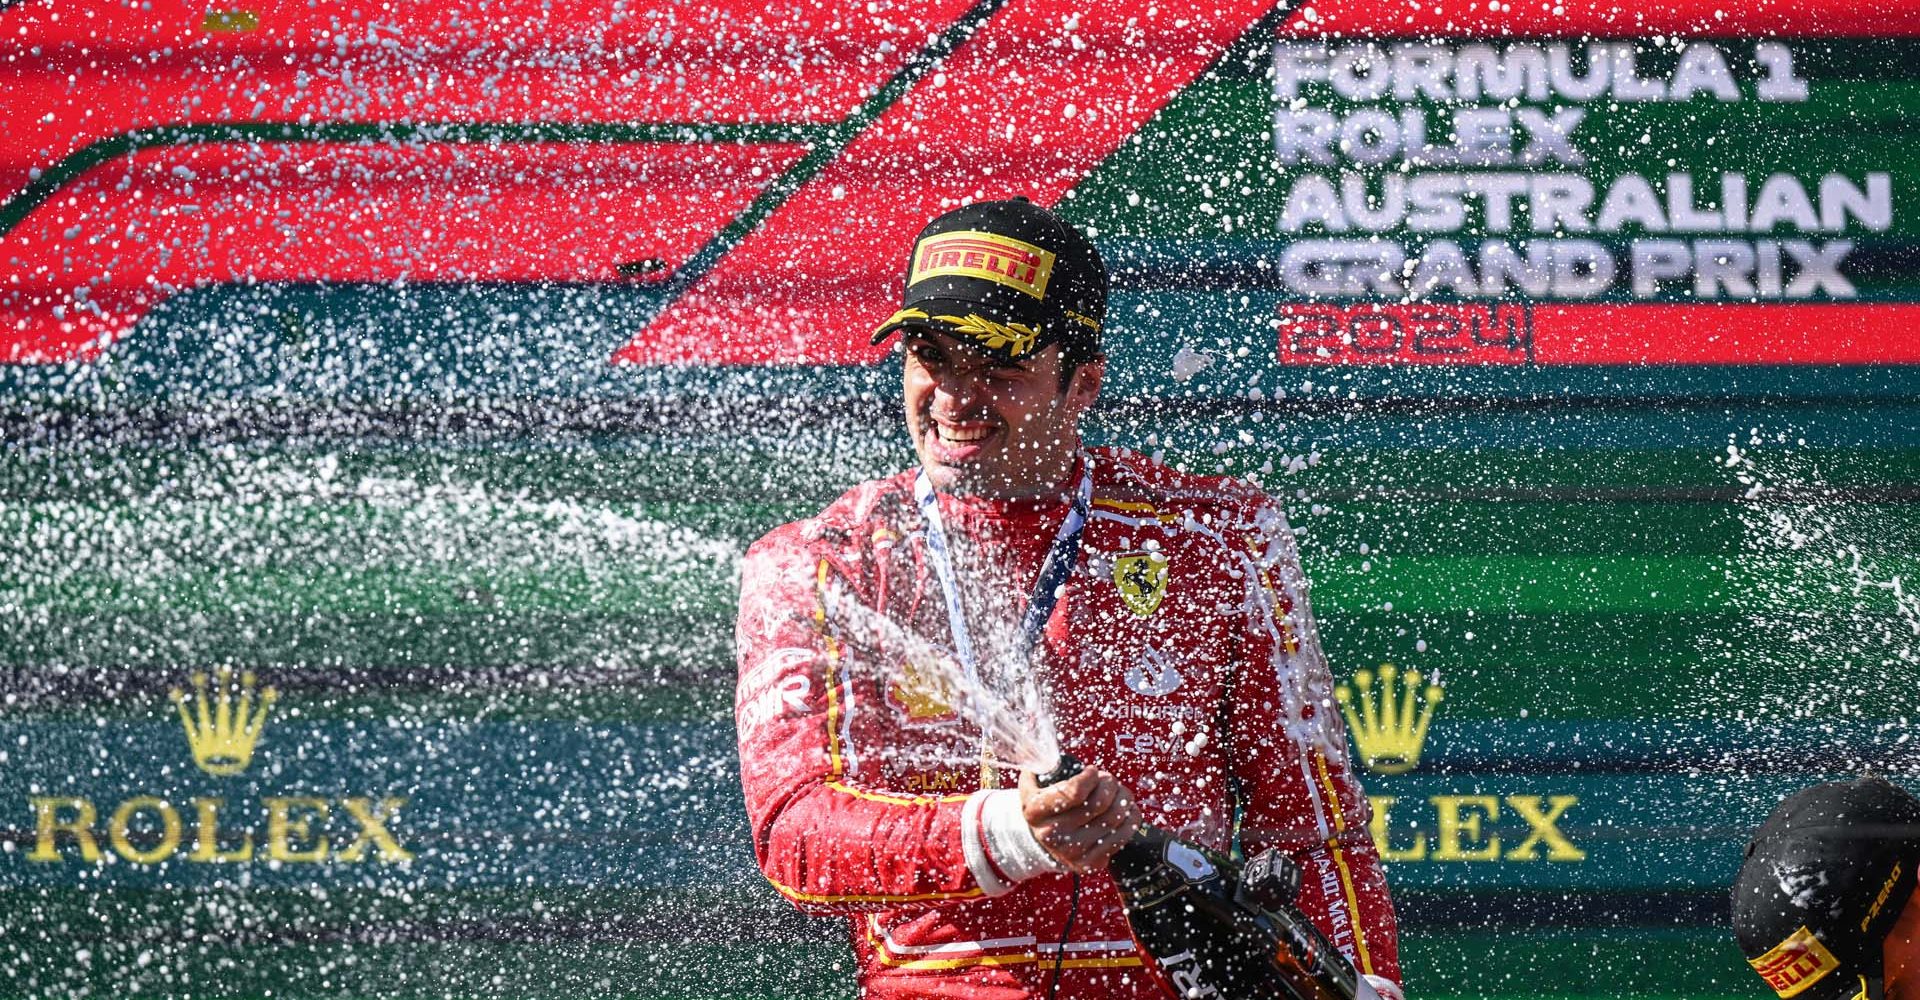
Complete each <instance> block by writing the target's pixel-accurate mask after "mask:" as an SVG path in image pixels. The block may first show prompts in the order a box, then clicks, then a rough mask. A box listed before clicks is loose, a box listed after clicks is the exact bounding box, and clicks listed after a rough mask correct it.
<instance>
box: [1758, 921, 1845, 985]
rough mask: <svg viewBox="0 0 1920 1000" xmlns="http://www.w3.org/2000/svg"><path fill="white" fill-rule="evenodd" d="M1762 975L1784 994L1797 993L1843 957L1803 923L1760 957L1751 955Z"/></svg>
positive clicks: (1824, 973) (1833, 966)
mask: <svg viewBox="0 0 1920 1000" xmlns="http://www.w3.org/2000/svg"><path fill="white" fill-rule="evenodd" d="M1747 964H1749V965H1751V966H1753V970H1754V971H1755V972H1758V973H1760V978H1762V979H1765V980H1766V981H1767V985H1768V986H1771V987H1773V991H1774V992H1775V993H1778V994H1780V995H1781V996H1782V997H1792V996H1797V995H1799V994H1800V993H1802V992H1804V991H1805V990H1806V989H1807V987H1809V986H1812V985H1813V984H1814V983H1816V982H1819V981H1820V979H1821V977H1823V976H1825V975H1826V974H1827V973H1829V972H1832V971H1833V970H1835V969H1837V968H1839V967H1840V960H1839V959H1837V958H1835V957H1833V952H1831V951H1828V950H1827V946H1826V945H1824V944H1821V943H1820V939H1819V938H1817V937H1814V936H1813V932H1812V931H1810V930H1808V929H1807V928H1806V927H1805V926H1804V925H1803V926H1801V928H1800V929H1799V930H1797V931H1794V932H1793V933H1792V934H1789V935H1787V939H1786V940H1785V941H1782V942H1780V943H1779V944H1777V945H1774V946H1773V947H1772V948H1771V949H1769V950H1768V951H1767V953H1766V954H1764V955H1762V956H1760V957H1759V958H1755V959H1749V960H1748V962H1747Z"/></svg>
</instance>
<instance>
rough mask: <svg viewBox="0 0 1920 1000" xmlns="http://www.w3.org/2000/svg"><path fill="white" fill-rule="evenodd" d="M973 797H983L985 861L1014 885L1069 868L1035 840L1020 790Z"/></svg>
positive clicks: (999, 790)
mask: <svg viewBox="0 0 1920 1000" xmlns="http://www.w3.org/2000/svg"><path fill="white" fill-rule="evenodd" d="M973 795H975V797H977V798H979V827H981V850H983V854H985V860H987V864H991V866H993V869H995V871H996V873H998V875H1000V877H1004V879H1006V881H1008V883H1010V885H1012V883H1018V881H1023V879H1031V877H1033V875H1041V873H1046V871H1066V869H1068V868H1066V866H1064V864H1060V860H1058V858H1054V856H1052V854H1050V852H1048V850H1046V846H1043V845H1041V841H1039V839H1037V837H1033V827H1031V825H1027V816H1025V812H1021V806H1020V791H1018V789H991V791H979V793H973Z"/></svg>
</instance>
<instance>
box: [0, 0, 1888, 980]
mask: <svg viewBox="0 0 1920 1000" xmlns="http://www.w3.org/2000/svg"><path fill="white" fill-rule="evenodd" d="M1484 6H1485V8H1486V9H1484V10H1482V9H1480V8H1479V7H1474V8H1467V7H1465V6H1464V5H1463V6H1462V7H1461V9H1458V10H1456V9H1453V8H1452V7H1451V6H1447V7H1442V8H1434V7H1431V6H1424V5H1423V6H1421V7H1413V6H1410V5H1405V4H1385V3H1363V2H1327V3H1319V4H1315V5H1311V6H1309V5H1285V4H1283V5H1279V6H1274V5H1270V4H1242V5H1239V6H1235V5H1233V4H1226V5H1222V4H1217V3H1215V4H1204V5H1200V4H1188V5H1181V4H1167V3H1158V4H1155V5H1151V6H1148V5H1131V4H1119V3H1104V2H1098V3H1053V2H1048V0H1033V2H1016V0H1007V2H1004V3H1003V2H995V0H984V2H979V3H971V4H969V3H964V2H960V3H944V4H931V5H929V4H920V5H913V6H906V7H902V6H893V5H888V4H877V5H860V6H857V7H846V6H844V5H839V6H835V5H815V4H812V3H805V2H801V3H793V4H788V5H784V6H780V5H776V6H772V7H768V6H765V5H757V4H720V5H718V6H715V5H711V4H701V5H685V6H679V7H675V6H670V5H639V6H635V5H630V4H604V5H597V6H596V5H591V4H564V3H563V4H547V5H540V4H508V5H506V6H504V7H502V6H500V5H498V4H493V5H485V6H475V5H463V4H458V3H456V4H453V5H451V6H448V5H441V6H437V7H433V8H431V9H429V8H427V7H424V6H420V7H413V6H408V7H405V9H395V10H381V11H378V12H375V11H373V10H365V11H361V12H351V11H347V10H345V9H344V8H340V9H336V8H332V7H329V6H327V5H321V6H318V7H312V6H308V5H305V4H272V3H262V4H252V5H241V6H232V5H229V6H225V7H219V8H218V9H215V8H207V7H204V6H202V7H186V6H182V5H179V4H162V3H156V4H154V5H152V7H151V9H144V8H142V9H136V8H134V7H127V6H122V5H102V4H71V3H62V2H17V3H5V4H0V36H4V37H6V38H8V39H9V43H8V44H9V46H11V48H10V49H9V50H8V53H7V55H6V56H5V57H4V58H3V59H0V108H4V110H5V120H6V121H7V123H8V128H7V132H6V134H5V135H4V136H0V262H4V267H0V362H4V363H0V433H4V440H5V444H4V447H0V997H7V998H11V997H21V998H27V997H45V996H61V997H65V996H82V995H114V996H141V997H148V996H152V997H162V996H165V997H204V996H236V997H238V996H264V995H274V996H294V997H319V996H329V997H332V996H354V997H362V996H365V997H415V996H420V997H426V996H449V995H451V996H460V997H465V996H545V995H552V996H568V997H574V996H581V995H596V996H598V995H605V996H815V995H851V993H852V990H853V987H852V983H851V970H852V964H851V956H850V955H849V953H848V952H847V949H846V946H845V944H844V934H843V931H842V929H841V928H840V927H839V925H838V924H836V923H835V922H832V921H817V920H809V919H807V918H804V917H801V916H799V915H798V914H796V913H794V912H793V911H792V910H791V909H790V908H789V907H788V906H787V905H786V904H785V903H784V902H782V901H781V900H780V899H779V897H778V895H777V894H776V893H775V892H774V891H773V889H772V888H771V887H770V886H768V885H767V884H766V883H765V881H764V880H763V879H762V878H761V877H760V875H759V873H758V871H757V870H756V868H755V866H754V863H753V857H752V848H751V844H750V842H749V836H748V831H747V827H746V822H745V813H744V807H743V806H742V803H741V793H740V790H739V777H738V775H739V764H738V761H737V759H736V750H735V746H734V736H733V723H732V713H733V677H734V666H733V659H732V658H733V638H732V626H733V615H734V606H735V601H736V599H737V594H738V574H739V565H740V560H741V558H742V556H743V554H744V553H745V550H746V546H747V545H748V544H750V543H751V542H752V541H753V540H754V539H755V538H757V537H758V536H759V535H761V534H762V533H764V532H765V531H767V530H769V529H770V528H772V527H774V526H775V525H778V524H780V523H783V522H785V521H789V520H792V519H795V518H798V517H803V516H806V515H808V514H811V513H813V512H814V511H817V510H818V509H819V508H820V507H821V506H823V505H824V504H826V503H828V502H830V501H831V500H832V499H833V498H834V497H836V496H838V495H839V494H840V493H841V492H842V491H843V490H844V489H846V488H847V487H849V486H851V485H852V484H854V483H856V482H859V481H861V480H863V479H867V478H871V477H874V476H878V475H883V474H887V473H890V472H892V471H894V470H897V469H900V468H903V467H905V466H906V465H907V464H908V463H910V462H911V461H913V453H912V450H911V448H910V447H909V443H908V441H907V439H906V435H905V432H904V429H902V428H901V427H900V426H899V425H900V418H899V408H900V407H899V402H898V397H899V391H900V390H899V369H898V367H897V365H898V361H897V360H896V359H894V358H891V357H889V356H888V355H887V354H886V353H885V349H884V348H876V347H872V346H870V345H869V343H868V338H869V334H870V332H871V330H872V329H873V327H874V326H875V325H876V324H877V323H879V322H880V321H881V320H883V319H884V318H885V317H887V316H888V315H889V314H891V313H892V312H893V311H894V309H895V308H897V306H898V294H899V283H900V281H901V277H902V273H903V264H904V255H905V252H906V248H907V246H908V245H909V243H910V241H911V239H912V237H913V234H914V233H915V232H916V231H917V229H918V228H919V226H920V225H921V224H922V223H923V222H924V221H925V220H926V219H927V218H928V217H930V216H931V215H933V214H935V213H937V212H939V211H941V210H943V209H944V208H947V207H951V206H953V205H956V204H959V203H960V202H961V201H963V200H969V199H982V198H998V197H1004V196H1008V195H1012V194H1024V195H1027V196H1029V197H1031V198H1033V199H1034V200H1036V201H1039V202H1041V203H1043V204H1047V205H1052V206H1055V207H1056V208H1057V209H1058V210H1059V211H1060V212H1061V213H1063V214H1064V215H1065V216H1067V217H1068V218H1069V219H1071V220H1072V221H1074V222H1075V223H1077V224H1079V225H1081V226H1083V227H1085V228H1086V229H1087V231H1088V232H1089V233H1090V234H1091V236H1092V237H1093V240H1094V242H1095V243H1096V245H1097V246H1098V248H1099V249H1100V251H1101V253H1102V254H1103V255H1104V256H1105V259H1106V261H1107V263H1108V265H1109V267H1110V269H1111V271H1112V276H1113V294H1112V301H1111V307H1110V309H1109V313H1108V328H1107V331H1106V334H1105V337H1106V341H1105V343H1106V346H1107V349H1108V352H1109V355H1110V364H1109V370H1108V378H1107V387H1106V391H1105V394H1104V397H1103V399H1102V401H1101V403H1100V404H1099V405H1098V407H1097V408H1096V410H1095V411H1094V413H1093V414H1092V416H1091V417H1090V420H1089V426H1088V431H1089V437H1090V439H1091V440H1092V441H1093V442H1094V443H1098V444H1117V445H1122V446H1125V447H1130V448H1135V449H1138V450H1140V451H1142V452H1145V453H1148V454H1151V455H1154V456H1156V457H1158V458H1159V459H1160V460H1162V461H1165V462H1167V463H1168V464H1171V465H1175V466H1178V467H1180V468H1184V469H1187V470H1189V471H1194V472H1200V473H1207V474H1222V473H1224V474H1232V475H1236V476H1242V477H1246V478H1249V479H1252V480H1253V481H1255V482H1257V483H1259V484H1260V485H1262V486H1263V487H1264V488H1265V489H1267V490H1268V491H1269V492H1270V493H1272V494H1273V495H1274V496H1275V497H1277V498H1279V499H1280V500H1282V501H1283V502H1284V503H1285V504H1286V506H1287V508H1288V511H1289V514H1290V517H1291V519H1292V521H1293V524H1294V526H1295V528H1296V530H1297V531H1298V534H1299V540H1300V547H1301V551H1302V556H1303V560H1304V563H1305V568H1306V570H1307V573H1308V575H1309V576H1310V577H1311V579H1312V582H1313V606H1314V610H1315V612H1316V614H1317V615H1318V617H1319V620H1320V630H1321V634H1322V638H1323V640H1324V642H1325V644H1326V646H1327V649H1328V653H1329V658H1330V660H1331V661H1332V664H1333V668H1334V673H1335V679H1336V681H1337V682H1338V684H1339V686H1340V692H1339V693H1340V700H1341V708H1342V710H1343V713H1344V714H1345V715H1346V718H1347V719H1348V721H1349V729H1350V730H1351V733H1352V737H1353V752H1354V754H1355V759H1356V761H1357V762H1358V764H1359V766H1360V768H1361V770H1362V776H1363V779H1364V783H1365V786H1366V790H1367V793H1368V794H1369V796H1370V797H1371V798H1372V802H1373V816H1374V826H1373V829H1372V831H1371V832H1372V835H1373V837H1374V839H1375V842H1376V844H1377V846H1378V847H1379V849H1380V851H1381V852H1382V855H1383V857H1384V858H1385V859H1386V861H1387V869H1388V874H1389V878H1390V880H1391V883H1392V886H1393V888H1394V891H1395V894H1396V898H1397V900H1398V905H1399V910H1400V914H1401V919H1402V925H1403V932H1402V933H1403V950H1404V952H1405V954H1406V965H1407V973H1408V984H1407V985H1408V988H1409V992H1410V995H1416V996H1462V997H1464V996H1539V995H1564V996H1592V997H1600V996H1618V995H1629V994H1631V995H1655V996H1672V997H1683V996H1684V997H1703V996H1725V997H1733V996H1751V995H1758V991H1759V989H1761V988H1763V984H1762V983H1761V982H1760V981H1759V980H1758V979H1757V978H1756V977H1755V976H1754V975H1753V973H1752V971H1751V970H1750V969H1748V968H1747V966H1746V963H1745V962H1744V960H1743V959H1742V958H1741V956H1740V954H1739V951H1738V949H1737V948H1736V947H1735V946H1734V944H1733V942H1732V939H1731V935H1730V933H1729V932H1728V930H1727V928H1726V926H1725V925H1726V919H1727V917H1726V887H1727V885H1728V883H1729V882H1730V880H1731V878H1732V875H1733V873H1734V871H1735V870H1736V868H1737V867H1738V863H1739V856H1740V855H1739V851H1740V847H1741V845H1742V844H1743V843H1744V841H1745V839H1746V837H1747V836H1748V835H1749V833H1750V832H1751V830H1752V828H1753V827H1754V826H1755V825H1756V824H1757V823H1758V822H1759V820H1760V819H1761V818H1762V817H1763V816H1764V815H1765V814H1766V813H1767V811H1768V810H1769V809H1771V807H1772V806H1773V805H1774V804H1775V803H1776V802H1778V801H1779V799H1780V798H1781V797H1782V796H1783V795H1785V794H1786V793H1787V792H1789V791H1791V790H1793V789H1795V788H1798V787H1801V786H1804V785H1806V784H1808V783H1811V782H1813V781H1815V780H1820V779H1822V778H1825V777H1834V776H1842V775H1850V774H1856V773H1860V772H1862V771H1869V770H1871V771H1875V772H1878V773H1883V774H1889V775H1891V776H1893V778H1894V779H1895V780H1896V781H1900V782H1903V783H1906V784H1907V785H1908V786H1909V787H1914V784H1915V782H1916V780H1920V779H1917V778H1916V771H1917V770H1920V752H1917V751H1916V749H1915V742H1914V741H1913V740H1912V739H1910V738H1909V734H1908V729H1909V723H1910V720H1911V719H1912V718H1914V717H1915V716H1916V714H1920V690H1917V689H1916V686H1915V685H1914V684H1913V683H1912V677H1913V671H1914V668H1915V664H1916V662H1917V661H1920V595H1917V594H1916V591H1920V582H1916V580H1917V579H1920V573H1916V569H1920V528H1917V527H1916V524H1920V520H1917V519H1916V518H1915V517H1914V507H1913V504H1914V500H1915V497H1916V496H1920V368H1916V367H1914V366H1915V365H1916V364H1920V332H1916V331H1920V322H1916V319H1920V311H1917V310H1920V240H1917V237H1920V222H1916V219H1920V216H1917V215H1916V211H1920V209H1917V207H1916V206H1920V18H1917V17H1916V16H1915V15H1913V14H1911V13H1908V12H1906V11H1904V10H1903V9H1898V8H1897V5H1868V4H1840V5H1828V6H1825V7H1821V8H1819V9H1811V8H1804V7H1802V8H1795V9H1786V8H1784V7H1780V6H1778V5H1769V6H1765V7H1759V6H1757V5H1741V4H1719V5H1716V4H1708V3H1691V2H1689V3H1679V4H1670V5H1667V6H1666V7H1664V8H1663V9H1661V10H1659V11H1651V10H1649V11H1633V12H1628V11H1626V10H1624V9H1616V8H1615V7H1614V6H1612V5H1610V4H1599V3H1569V4H1565V5H1562V6H1558V7H1552V8H1550V9H1546V8H1543V9H1540V10H1515V9H1512V8H1511V7H1509V6H1507V5H1493V4H1489V5H1484ZM1178 585H1179V581H1178V580H1177V579H1174V580H1172V581H1170V582H1169V583H1168V586H1178ZM1126 735H1127V737H1128V738H1126V739H1124V740H1119V741H1116V742H1115V744H1114V746H1113V747H1112V748H1111V752H1112V753H1113V754H1114V755H1116V756H1119V755H1130V754H1154V753H1166V752H1175V750H1176V749H1177V741H1174V740H1172V739H1171V738H1168V737H1165V736H1164V735H1163V734H1158V733H1153V732H1141V733H1129V734H1126ZM1570 966H1572V967H1574V968H1572V970H1571V971H1569V967H1570Z"/></svg>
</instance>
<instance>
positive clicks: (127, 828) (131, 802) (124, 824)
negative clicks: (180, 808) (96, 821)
mask: <svg viewBox="0 0 1920 1000" xmlns="http://www.w3.org/2000/svg"><path fill="white" fill-rule="evenodd" d="M143 812H150V813H153V814H154V815H156V816H158V817H160V843H158V844H156V845H154V846H153V847H150V848H148V849H146V850H144V851H143V850H141V849H140V848H139V847H137V846H135V845H134V843H133V841H132V840H131V839H130V836H129V835H130V834H131V833H132V827H133V817H134V816H135V815H137V814H139V813H143ZM107 842H108V843H110V844H112V845H113V853H115V854H118V855H120V856H121V857H123V858H126V859H127V860H128V861H131V862H133V863H134V864H138V865H157V864H159V863H160V862H162V861H165V860H167V859H168V858H170V857H173V852H175V851H177V850H179V849H180V813H179V812H177V811H175V809H174V808H173V807H172V806H170V805H168V804H167V800H165V799H162V798H159V797H158V796H153V795H136V796H134V797H133V798H130V799H128V800H126V801H125V802H122V803H120V808H118V809H115V810H114V811H113V818H112V819H109V820H107Z"/></svg>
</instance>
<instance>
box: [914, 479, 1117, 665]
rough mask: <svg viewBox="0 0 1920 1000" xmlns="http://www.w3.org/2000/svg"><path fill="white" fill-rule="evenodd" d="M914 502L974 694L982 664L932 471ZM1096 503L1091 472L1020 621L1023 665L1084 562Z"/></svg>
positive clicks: (956, 651)
mask: <svg viewBox="0 0 1920 1000" xmlns="http://www.w3.org/2000/svg"><path fill="white" fill-rule="evenodd" d="M913 498H914V500H915V501H917V502H918V503H919V504H920V516H921V518H922V519H923V520H925V521H926V523H927V528H926V531H927V553H928V555H929V557H930V558H931V559H932V561H933V570H934V573H935V575H937V576H938V577H939V578H940V590H941V592H942V594H943V595H944V596H945V597H946V601H947V620H948V621H949V622H951V623H952V626H951V627H952V629H953V655H954V658H955V659H956V660H958V661H959V662H960V667H961V669H963V670H965V671H966V672H967V680H968V682H969V683H971V684H973V685H974V689H975V690H981V689H982V688H981V685H980V673H979V670H980V667H979V660H978V658H977V657H976V656H975V655H974V650H973V636H972V635H971V634H970V632H969V630H968V629H967V616H966V611H965V606H964V605H963V604H962V603H961V600H960V584H959V581H958V580H957V579H956V578H955V577H954V572H953V556H952V553H951V551H950V550H949V548H948V546H947V531H946V526H945V522H944V521H942V519H941V517H940V503H939V501H938V500H937V499H936V498H935V496H934V491H933V481H932V480H930V479H928V478H927V470H925V469H921V470H920V472H919V474H918V475H916V476H915V477H914V480H913ZM1092 502H1093V471H1092V469H1091V467H1089V468H1087V470H1086V471H1084V472H1082V473H1081V474H1080V486H1079V488H1078V489H1076V490H1074V493H1073V496H1072V498H1071V502H1070V505H1069V508H1068V510H1067V516H1066V519H1065V520H1063V521H1061V522H1060V530H1059V532H1058V533H1056V534H1055V535H1054V536H1053V545H1052V546H1051V547H1049V548H1048V549H1047V559H1046V561H1045V562H1043V563H1041V564H1040V575H1039V576H1038V577H1036V578H1035V579H1034V581H1033V595H1032V596H1031V597H1029V598H1028V599H1027V611H1026V614H1024V615H1022V616H1021V618H1020V646H1019V648H1018V649H1015V650H1014V654H1015V657H1016V659H1017V660H1018V661H1019V662H1024V661H1025V660H1026V658H1027V657H1028V655H1029V654H1031V653H1032V652H1033V647H1034V646H1036V645H1038V644H1039V642H1040V635H1041V633H1042V632H1044V631H1046V628H1047V620H1048V619H1050V618H1052V617H1053V609H1054V607H1055V606H1056V605H1058V604H1059V603H1060V593H1061V591H1062V589H1063V588H1064V586H1065V584H1066V582H1067V577H1068V576H1070V575H1072V573H1073V567H1074V564H1075V563H1077V562H1079V561H1080V534H1081V531H1082V530H1083V529H1085V528H1086V525H1087V510H1088V508H1089V507H1090V506H1091V504H1092Z"/></svg>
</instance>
